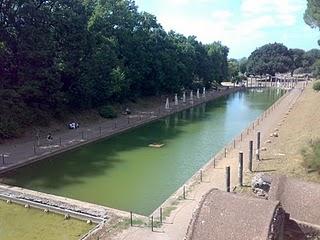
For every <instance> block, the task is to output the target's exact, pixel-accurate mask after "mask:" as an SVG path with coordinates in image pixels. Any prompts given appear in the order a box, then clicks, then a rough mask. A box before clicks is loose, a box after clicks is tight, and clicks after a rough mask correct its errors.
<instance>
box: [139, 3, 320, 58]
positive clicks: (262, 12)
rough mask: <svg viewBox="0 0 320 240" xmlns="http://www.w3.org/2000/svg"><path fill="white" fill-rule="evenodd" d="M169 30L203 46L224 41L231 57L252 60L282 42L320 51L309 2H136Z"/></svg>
mask: <svg viewBox="0 0 320 240" xmlns="http://www.w3.org/2000/svg"><path fill="white" fill-rule="evenodd" d="M135 2H136V4H137V5H138V7H139V11H146V12H149V13H151V14H154V15H155V16H156V17H157V19H158V22H159V23H160V24H161V25H162V26H163V27H164V29H165V30H167V31H169V30H173V31H175V32H178V33H182V34H184V35H186V36H190V35H194V36H196V37H197V39H198V40H199V41H201V42H202V43H212V42H214V41H221V42H222V44H224V45H226V46H228V47H229V49H230V52H229V57H232V58H237V59H239V58H241V57H248V56H249V55H250V53H251V52H252V51H254V50H255V49H256V48H258V47H260V46H262V45H264V44H267V43H274V42H279V43H283V44H285V45H286V46H287V47H289V48H301V49H304V50H309V49H312V48H319V45H318V44H317V41H318V39H320V32H319V30H318V29H312V28H310V27H309V26H308V25H306V24H305V22H304V20H303V14H304V11H305V9H306V2H307V1H306V0H136V1H135Z"/></svg>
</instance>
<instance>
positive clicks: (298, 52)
mask: <svg viewBox="0 0 320 240" xmlns="http://www.w3.org/2000/svg"><path fill="white" fill-rule="evenodd" d="M289 52H290V55H291V58H292V61H293V64H292V68H291V70H292V71H294V70H295V69H297V68H300V67H302V66H303V58H304V55H305V51H304V50H302V49H298V48H295V49H290V50H289Z"/></svg>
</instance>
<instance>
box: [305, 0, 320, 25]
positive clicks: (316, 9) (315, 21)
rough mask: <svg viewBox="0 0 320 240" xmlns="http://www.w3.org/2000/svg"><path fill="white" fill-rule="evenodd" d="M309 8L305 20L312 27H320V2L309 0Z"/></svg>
mask: <svg viewBox="0 0 320 240" xmlns="http://www.w3.org/2000/svg"><path fill="white" fill-rule="evenodd" d="M307 2H308V3H307V9H306V11H305V13H304V20H305V22H306V23H307V24H308V25H310V26H311V27H312V28H316V27H318V28H319V27H320V2H319V1H318V0H307Z"/></svg>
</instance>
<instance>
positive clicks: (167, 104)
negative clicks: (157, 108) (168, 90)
mask: <svg viewBox="0 0 320 240" xmlns="http://www.w3.org/2000/svg"><path fill="white" fill-rule="evenodd" d="M166 109H170V103H169V98H167V100H166Z"/></svg>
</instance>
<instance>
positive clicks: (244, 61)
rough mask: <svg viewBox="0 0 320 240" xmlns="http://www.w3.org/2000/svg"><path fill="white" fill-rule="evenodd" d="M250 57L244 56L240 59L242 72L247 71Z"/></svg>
mask: <svg viewBox="0 0 320 240" xmlns="http://www.w3.org/2000/svg"><path fill="white" fill-rule="evenodd" d="M247 64H248V58H246V57H244V58H241V59H240V60H239V68H240V72H241V73H242V74H245V73H246V72H247Z"/></svg>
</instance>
